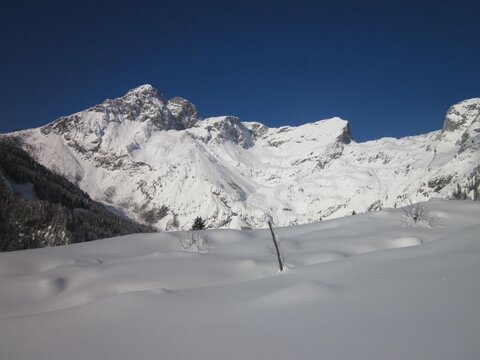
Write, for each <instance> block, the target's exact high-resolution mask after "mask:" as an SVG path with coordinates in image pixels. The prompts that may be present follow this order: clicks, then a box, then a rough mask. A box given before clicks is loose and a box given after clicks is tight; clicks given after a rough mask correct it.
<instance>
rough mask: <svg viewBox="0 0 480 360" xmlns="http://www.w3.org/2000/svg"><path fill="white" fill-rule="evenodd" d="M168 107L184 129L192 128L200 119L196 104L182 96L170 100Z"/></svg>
mask: <svg viewBox="0 0 480 360" xmlns="http://www.w3.org/2000/svg"><path fill="white" fill-rule="evenodd" d="M167 107H168V109H169V110H170V112H171V113H172V115H173V117H174V118H175V122H176V123H177V124H179V125H181V127H182V128H184V129H188V128H191V127H192V126H194V125H195V124H196V123H197V122H198V120H200V116H199V114H198V111H197V108H196V107H195V105H193V104H192V103H191V102H189V101H188V100H186V99H184V98H182V97H179V96H176V97H174V98H173V99H170V100H168V104H167Z"/></svg>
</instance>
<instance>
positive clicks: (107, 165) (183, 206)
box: [13, 85, 480, 230]
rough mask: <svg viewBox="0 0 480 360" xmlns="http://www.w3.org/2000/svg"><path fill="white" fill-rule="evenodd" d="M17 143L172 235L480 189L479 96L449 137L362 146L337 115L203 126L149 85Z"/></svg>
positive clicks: (225, 119) (445, 133)
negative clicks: (273, 123) (297, 121)
mask: <svg viewBox="0 0 480 360" xmlns="http://www.w3.org/2000/svg"><path fill="white" fill-rule="evenodd" d="M440 121H441V119H439V124H440ZM13 135H14V136H18V137H21V138H22V140H23V142H24V145H25V149H26V150H27V151H29V152H30V153H31V154H32V155H33V156H34V157H35V158H36V159H37V160H38V161H39V162H40V163H42V164H43V165H45V166H47V167H48V168H50V169H53V170H55V171H57V172H59V173H61V174H63V175H65V176H66V177H67V178H68V179H70V180H72V181H73V182H75V183H77V184H78V185H79V186H80V188H81V189H82V190H84V191H86V192H87V193H88V194H89V195H90V196H91V197H92V198H93V199H94V200H97V201H101V202H103V203H105V204H108V205H109V206H111V207H113V208H117V209H119V210H121V211H122V213H125V214H127V215H129V216H131V217H132V218H134V219H136V220H140V221H146V220H149V221H153V223H154V225H156V226H157V227H159V228H160V229H167V230H175V229H189V228H190V227H191V225H192V223H193V220H194V219H195V217H197V216H202V217H203V218H205V219H206V220H207V225H208V227H211V228H237V229H239V228H258V227H261V226H263V225H264V224H265V219H266V217H272V218H273V219H274V220H275V222H276V223H277V224H278V225H284V226H285V225H293V224H302V223H310V222H315V221H319V220H321V219H328V218H335V217H340V216H344V215H349V214H351V213H352V212H353V211H355V212H356V213H362V212H366V211H372V210H378V209H381V208H384V207H394V206H403V205H404V204H405V203H406V202H408V201H413V202H418V201H425V200H428V199H431V198H437V197H440V198H452V197H455V196H456V197H458V196H460V195H461V196H462V197H468V198H472V197H473V196H474V193H475V192H477V193H478V191H479V186H480V151H479V150H480V99H471V100H466V101H464V102H461V103H459V104H457V105H455V106H453V107H452V108H451V109H450V110H449V112H448V114H447V117H446V119H445V125H444V128H443V129H442V130H439V131H435V132H432V133H429V134H425V135H419V136H413V137H407V138H402V139H393V138H384V139H380V140H376V141H369V142H365V143H356V142H355V141H354V140H353V139H352V136H351V134H350V130H349V125H348V122H347V121H345V120H342V119H339V118H333V119H328V120H323V121H317V122H314V123H311V124H306V125H302V126H298V127H288V126H286V127H281V128H267V127H266V126H264V125H262V124H260V123H252V122H241V121H240V120H239V119H238V118H236V117H234V116H222V117H215V118H208V119H204V120H201V119H200V117H199V115H198V113H197V110H196V109H195V107H194V106H193V105H192V104H191V103H189V102H188V101H187V100H185V99H182V98H174V99H172V100H168V101H167V100H166V99H165V98H164V97H163V96H162V95H160V94H159V92H158V91H157V90H156V89H154V88H153V87H151V86H150V85H143V86H141V87H139V88H136V89H133V90H131V91H129V92H128V93H127V94H126V95H125V96H123V97H121V98H118V99H115V100H106V101H105V102H103V103H102V104H99V105H96V106H94V107H92V108H90V109H87V110H85V111H82V112H79V113H77V114H73V115H70V116H66V117H62V118H60V119H58V120H56V121H55V122H53V123H51V124H49V125H46V126H44V127H42V128H39V129H32V130H26V131H22V132H18V133H14V134H13ZM455 194H456V195H455ZM162 207H164V208H162ZM165 207H166V208H165ZM160 209H162V211H160ZM165 210H166V211H165ZM165 214H166V216H164V215H165Z"/></svg>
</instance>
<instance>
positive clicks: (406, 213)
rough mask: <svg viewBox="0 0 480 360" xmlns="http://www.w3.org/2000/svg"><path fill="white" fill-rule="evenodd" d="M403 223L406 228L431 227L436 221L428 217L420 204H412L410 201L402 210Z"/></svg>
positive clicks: (425, 209)
mask: <svg viewBox="0 0 480 360" xmlns="http://www.w3.org/2000/svg"><path fill="white" fill-rule="evenodd" d="M402 210H403V223H404V224H406V225H408V226H417V225H425V226H433V225H435V224H436V223H437V219H436V218H435V217H433V216H430V214H429V211H428V209H427V208H426V207H425V205H424V204H422V203H413V202H412V201H411V200H410V201H408V203H407V204H406V205H405V206H404V207H403V208H402Z"/></svg>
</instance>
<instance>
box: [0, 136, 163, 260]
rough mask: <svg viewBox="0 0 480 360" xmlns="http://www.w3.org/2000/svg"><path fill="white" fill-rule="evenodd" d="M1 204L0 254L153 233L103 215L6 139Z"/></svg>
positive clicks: (0, 153) (0, 145)
mask: <svg viewBox="0 0 480 360" xmlns="http://www.w3.org/2000/svg"><path fill="white" fill-rule="evenodd" d="M0 204H1V206H0V251H11V250H23V249H31V248H37V247H45V246H55V245H65V244H70V243H79V242H84V241H90V240H96V239H100V238H105V237H112V236H117V235H124V234H130V233H137V232H152V231H154V229H153V228H150V227H147V226H144V225H141V224H138V223H135V222H133V221H131V220H128V219H125V218H122V217H119V216H117V215H114V214H112V213H111V212H109V211H107V210H106V209H105V208H104V207H103V206H102V205H100V204H99V203H96V202H94V201H92V200H91V199H90V197H89V196H88V195H87V194H85V193H84V192H83V191H81V190H80V189H78V188H77V187H76V186H75V185H73V184H72V183H70V182H69V181H68V180H66V179H65V178H63V177H62V176H61V175H58V174H54V173H52V172H51V171H50V170H48V169H46V168H45V167H43V166H42V165H40V164H38V163H37V162H36V161H35V160H33V159H32V158H31V157H30V156H29V155H28V154H27V153H26V152H25V151H23V150H22V149H20V148H18V147H17V144H15V143H14V142H12V141H8V140H6V139H3V141H0Z"/></svg>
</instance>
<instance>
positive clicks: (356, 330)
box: [0, 200, 480, 360]
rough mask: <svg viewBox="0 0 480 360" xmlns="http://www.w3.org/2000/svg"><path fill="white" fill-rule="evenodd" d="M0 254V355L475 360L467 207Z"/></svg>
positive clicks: (476, 219) (472, 226)
mask: <svg viewBox="0 0 480 360" xmlns="http://www.w3.org/2000/svg"><path fill="white" fill-rule="evenodd" d="M422 206H424V207H425V209H426V211H425V214H428V216H429V218H430V219H435V225H434V226H426V225H425V224H419V223H418V224H416V225H415V226H407V225H406V222H405V219H404V217H405V214H404V213H403V212H402V210H401V209H389V210H383V211H378V212H375V213H369V214H362V215H356V216H350V217H345V218H342V219H334V220H328V221H322V222H319V223H316V224H308V225H300V226H295V227H285V228H278V229H276V230H277V235H278V238H279V239H280V241H281V249H282V251H283V254H284V255H285V256H286V265H287V271H285V272H283V273H277V264H276V258H275V256H274V255H272V254H271V253H270V252H269V251H268V248H269V246H270V242H271V240H270V234H269V231H268V230H266V229H264V230H248V231H238V230H210V231H205V232H204V233H203V234H202V237H203V238H204V239H208V242H207V243H208V248H206V249H203V250H202V251H199V252H197V251H195V250H191V249H189V250H185V249H184V248H183V247H182V239H184V238H185V236H186V233H183V232H160V233H153V234H139V235H129V236H123V237H118V238H112V239H106V240H100V241H94V242H90V243H83V244H76V245H68V246H62V247H54V248H44V249H36V250H25V251H19V252H11V253H2V254H0V288H1V291H0V359H2V360H3V359H5V360H17V359H18V360H20V359H36V360H65V359H68V360H85V359H101V360H131V359H142V360H150V359H151V360H158V359H169V360H170V359H185V360H187V359H196V360H211V359H228V360H237V359H238V360H245V359H275V360H291V359H302V360H318V359H322V360H351V359H356V360H374V359H378V360H384V359H389V360H397V359H398V360H404V359H422V360H452V359H456V360H478V359H480V342H479V341H478V340H479V334H480V311H479V304H480V286H479V282H480V276H479V274H480V261H479V254H480V241H479V234H480V204H479V203H478V202H472V201H453V200H452V201H445V200H432V201H429V202H427V203H425V204H423V205H422Z"/></svg>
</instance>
